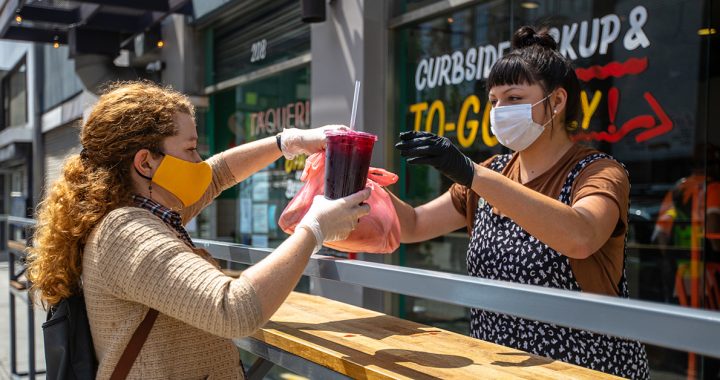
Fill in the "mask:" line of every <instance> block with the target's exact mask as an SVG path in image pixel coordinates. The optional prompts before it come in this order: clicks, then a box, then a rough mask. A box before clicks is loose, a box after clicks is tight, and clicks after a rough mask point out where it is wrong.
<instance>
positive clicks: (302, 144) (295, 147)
mask: <svg viewBox="0 0 720 380" xmlns="http://www.w3.org/2000/svg"><path fill="white" fill-rule="evenodd" d="M346 129H349V128H348V127H346V126H344V125H326V126H324V127H319V128H312V129H298V128H286V129H283V131H282V133H281V134H280V148H281V149H280V150H282V153H283V155H284V156H285V158H286V159H288V160H292V159H293V158H295V157H296V156H297V155H299V154H307V155H310V154H313V153H317V152H319V151H321V150H324V149H325V131H333V130H346Z"/></svg>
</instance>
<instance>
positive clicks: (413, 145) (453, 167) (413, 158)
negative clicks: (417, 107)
mask: <svg viewBox="0 0 720 380" xmlns="http://www.w3.org/2000/svg"><path fill="white" fill-rule="evenodd" d="M395 148H397V149H400V155H401V156H403V157H407V158H408V159H407V162H408V163H409V164H413V165H417V164H424V165H430V166H432V167H434V168H435V169H437V170H438V171H439V172H440V173H442V174H444V175H445V176H446V177H448V178H450V179H451V180H453V181H454V182H456V183H459V184H461V185H463V186H466V187H470V186H471V185H472V180H473V177H474V176H475V164H473V162H472V160H471V159H470V158H469V157H468V156H466V155H464V154H463V153H462V152H460V149H458V148H457V147H456V146H455V145H453V143H451V142H450V140H449V139H448V138H447V137H440V136H438V135H434V134H432V133H428V132H416V131H409V132H403V133H401V134H400V142H399V143H397V144H395Z"/></svg>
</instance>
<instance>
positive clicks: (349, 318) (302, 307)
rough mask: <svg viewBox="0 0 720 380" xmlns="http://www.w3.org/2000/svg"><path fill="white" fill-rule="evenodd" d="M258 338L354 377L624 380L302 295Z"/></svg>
mask: <svg viewBox="0 0 720 380" xmlns="http://www.w3.org/2000/svg"><path fill="white" fill-rule="evenodd" d="M253 337H254V338H255V339H258V340H260V341H262V342H264V343H266V344H269V345H272V346H275V347H277V348H279V349H281V350H284V351H287V352H290V353H293V354H295V355H297V356H300V357H302V358H304V359H307V360H310V361H312V362H315V363H318V364H320V365H322V366H324V367H327V368H330V369H332V370H334V371H337V372H339V373H341V374H344V375H346V376H349V377H352V378H355V379H512V378H516V379H616V378H617V377H614V376H610V375H607V374H604V373H601V372H596V371H592V370H589V369H585V368H582V367H578V366H575V365H571V364H566V363H563V362H560V361H553V360H550V359H547V358H543V357H539V356H535V355H531V354H528V353H525V352H522V351H518V350H515V349H511V348H507V347H503V346H499V345H496V344H492V343H488V342H484V341H481V340H478V339H473V338H470V337H468V336H464V335H460V334H456V333H452V332H449V331H446V330H442V329H438V328H434V327H430V326H426V325H422V324H419V323H415V322H410V321H406V320H403V319H399V318H395V317H391V316H388V315H385V314H381V313H377V312H374V311H370V310H367V309H362V308H359V307H355V306H351V305H347V304H344V303H341V302H337V301H332V300H329V299H326V298H322V297H317V296H311V295H307V294H301V293H293V294H291V295H290V297H288V299H287V301H286V302H285V303H284V304H283V306H282V307H281V308H280V310H278V312H277V313H275V315H274V316H273V317H272V318H271V320H270V322H268V323H267V325H266V326H265V327H264V328H262V329H261V330H260V331H258V332H257V333H255V334H254V335H253Z"/></svg>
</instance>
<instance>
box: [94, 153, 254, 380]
mask: <svg viewBox="0 0 720 380" xmlns="http://www.w3.org/2000/svg"><path fill="white" fill-rule="evenodd" d="M208 163H210V165H211V166H212V168H213V182H212V184H211V186H210V188H209V189H208V191H207V192H206V194H205V195H204V196H203V198H202V199H201V200H200V201H198V202H197V203H196V204H194V205H192V206H190V207H188V208H187V209H185V210H182V213H181V214H182V216H183V221H184V222H187V221H188V220H190V219H191V218H192V217H194V216H195V215H197V214H198V213H199V212H200V210H202V208H203V207H205V206H207V205H208V204H209V203H210V202H212V200H213V199H214V198H215V197H216V196H217V195H218V194H219V193H220V192H221V191H222V190H224V189H226V188H228V187H230V186H232V185H234V184H235V183H236V181H235V179H234V178H233V176H232V173H231V172H230V170H229V168H228V166H227V164H226V163H225V161H224V160H223V159H222V157H221V156H220V155H216V156H214V157H212V158H210V159H209V160H208ZM82 278H83V288H84V292H85V301H86V303H87V311H88V316H89V319H90V329H91V331H92V337H93V342H94V344H95V352H96V354H97V356H98V361H99V368H98V379H107V378H109V377H110V374H111V373H112V372H113V370H114V368H115V365H116V364H117V362H118V360H119V359H120V355H121V354H122V352H123V350H125V347H126V346H127V343H128V341H129V340H130V337H131V336H132V334H133V333H134V332H135V329H136V328H137V326H138V325H139V324H140V322H141V321H142V320H143V318H144V317H145V314H146V313H147V311H148V310H149V308H150V307H152V308H154V309H157V310H158V311H159V312H160V314H159V315H158V318H157V320H156V321H155V324H154V326H153V328H152V331H151V332H150V335H149V336H148V339H147V341H146V342H145V344H144V346H143V348H142V350H141V351H140V354H139V356H138V358H137V360H136V361H135V364H134V365H133V367H132V370H131V371H130V374H129V375H128V378H129V379H206V378H210V379H241V378H243V377H244V375H243V373H242V370H241V366H240V355H239V353H238V350H237V348H236V347H235V346H234V345H233V343H232V341H231V340H230V338H232V337H240V336H246V335H249V334H250V333H252V332H253V331H255V330H256V329H258V328H259V327H260V323H261V321H262V317H261V312H260V304H259V300H258V298H257V295H256V293H255V290H254V289H253V288H252V286H251V285H250V284H249V283H248V282H247V281H246V280H245V279H243V278H242V277H241V278H238V279H233V278H231V277H228V276H225V275H224V274H223V273H222V272H221V271H219V270H218V269H216V268H215V266H213V265H212V264H211V263H209V262H208V261H206V260H205V259H203V258H201V257H200V256H198V255H197V254H195V253H194V252H193V251H192V249H191V248H190V247H188V246H187V245H186V244H185V243H184V242H183V241H182V240H181V239H180V238H179V237H178V236H177V234H176V233H175V232H174V230H173V229H171V228H170V227H168V226H167V225H166V224H165V223H163V222H162V221H161V220H160V219H159V218H158V217H156V216H155V215H153V214H152V213H150V212H149V211H147V210H144V209H140V208H135V207H122V208H119V209H116V210H113V211H112V212H110V213H109V214H108V215H107V216H106V217H105V218H104V219H103V220H102V221H101V222H100V223H99V224H98V225H97V227H95V229H94V230H93V231H92V232H91V234H90V236H89V238H88V241H87V244H86V245H85V250H84V256H83V275H82Z"/></svg>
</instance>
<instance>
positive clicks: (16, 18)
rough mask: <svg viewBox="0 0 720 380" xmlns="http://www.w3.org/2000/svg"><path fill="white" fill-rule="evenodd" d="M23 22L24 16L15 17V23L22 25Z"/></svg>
mask: <svg viewBox="0 0 720 380" xmlns="http://www.w3.org/2000/svg"><path fill="white" fill-rule="evenodd" d="M22 20H23V19H22V16H20V15H17V16H15V22H17V23H18V24H20V23H21V22H22Z"/></svg>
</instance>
